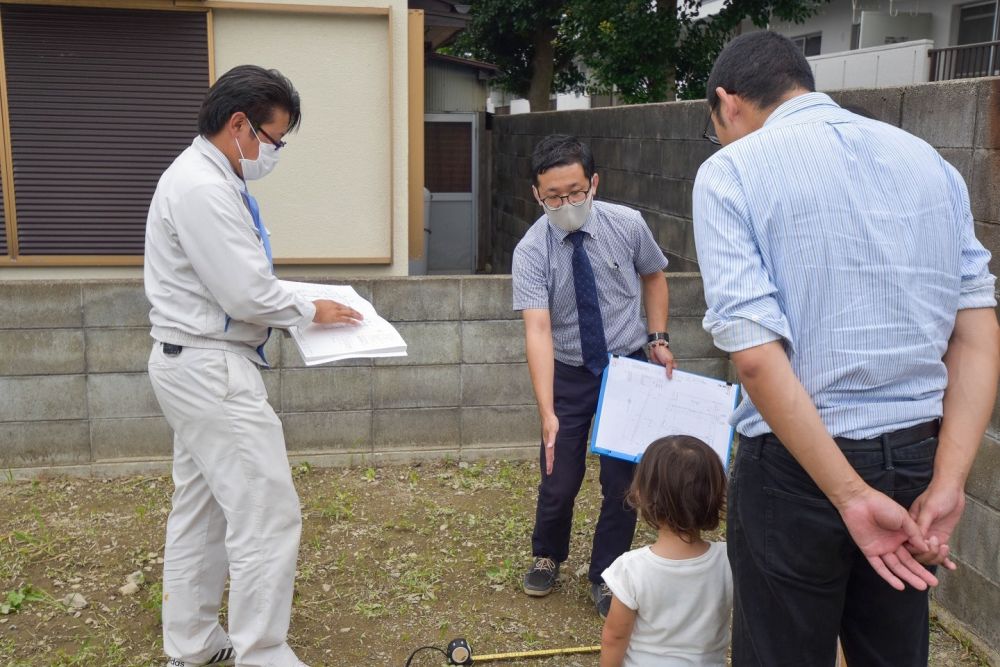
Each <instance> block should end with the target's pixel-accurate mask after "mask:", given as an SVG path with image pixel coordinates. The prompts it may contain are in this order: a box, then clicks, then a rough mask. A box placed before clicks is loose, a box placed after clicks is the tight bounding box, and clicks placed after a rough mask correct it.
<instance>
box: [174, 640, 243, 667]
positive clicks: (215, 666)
mask: <svg viewBox="0 0 1000 667" xmlns="http://www.w3.org/2000/svg"><path fill="white" fill-rule="evenodd" d="M235 664H236V651H234V650H233V645H232V644H231V643H229V642H228V641H227V642H226V645H225V646H223V647H222V648H220V649H219V650H218V651H216V652H215V655H213V656H212V657H211V658H209V659H208V662H202V663H199V664H197V665H196V664H194V663H193V662H184V661H183V660H178V659H177V658H170V659H169V660H167V665H166V667H233V665H235Z"/></svg>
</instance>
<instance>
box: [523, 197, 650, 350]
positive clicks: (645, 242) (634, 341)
mask: <svg viewBox="0 0 1000 667" xmlns="http://www.w3.org/2000/svg"><path fill="white" fill-rule="evenodd" d="M580 230H581V231H583V232H584V233H585V234H586V235H587V236H586V237H585V238H584V241H583V247H584V249H585V250H586V251H587V256H588V257H589V258H590V264H591V266H592V267H593V269H594V280H595V282H596V283H597V294H598V300H599V301H600V306H601V319H602V320H603V322H604V337H605V339H606V340H607V344H608V352H610V353H612V354H630V353H632V352H635V351H636V350H638V349H639V348H640V347H642V346H643V345H644V344H645V343H646V327H645V325H644V324H643V323H642V319H641V315H640V306H641V303H642V286H641V281H640V279H639V277H640V276H645V275H649V274H651V273H657V272H660V271H663V269H665V268H666V267H667V259H666V257H664V256H663V252H662V251H661V250H660V248H659V246H657V245H656V241H655V240H654V239H653V234H652V233H651V232H650V231H649V227H648V226H646V222H645V221H644V220H643V219H642V215H641V214H640V213H639V212H638V211H636V210H634V209H631V208H627V207H625V206H619V205H617V204H608V203H606V202H600V201H595V202H594V206H593V209H592V211H591V214H590V217H589V218H587V222H586V223H584V225H583V227H581V228H580ZM566 236H568V232H566V231H564V230H562V229H560V228H558V227H556V226H555V225H553V224H552V223H551V222H549V218H548V216H547V215H542V217H540V218H539V219H538V220H536V221H535V224H533V225H532V226H531V228H529V229H528V232H527V233H526V234H525V235H524V238H523V239H521V241H520V242H519V243H518V244H517V248H515V249H514V259H513V267H512V269H511V273H512V274H513V283H514V310H527V309H529V308H544V309H548V311H549V316H550V318H551V320H552V344H553V347H554V351H555V357H556V359H558V360H559V361H561V362H563V363H564V364H570V365H572V366H582V365H583V355H582V353H581V350H580V328H579V323H578V320H577V312H576V287H575V286H574V284H573V244H572V243H571V242H570V241H567V240H566Z"/></svg>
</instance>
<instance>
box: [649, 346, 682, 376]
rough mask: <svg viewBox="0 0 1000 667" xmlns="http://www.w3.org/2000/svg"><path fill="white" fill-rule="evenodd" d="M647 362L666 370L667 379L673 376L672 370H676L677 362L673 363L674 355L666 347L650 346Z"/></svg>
mask: <svg viewBox="0 0 1000 667" xmlns="http://www.w3.org/2000/svg"><path fill="white" fill-rule="evenodd" d="M649 360H650V361H652V362H653V363H656V364H659V365H661V366H663V367H664V368H666V369H667V377H668V378H672V377H673V376H674V369H675V368H677V362H676V361H674V353H673V352H671V351H670V348H669V347H667V346H666V345H650V347H649Z"/></svg>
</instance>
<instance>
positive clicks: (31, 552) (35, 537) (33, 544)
mask: <svg viewBox="0 0 1000 667" xmlns="http://www.w3.org/2000/svg"><path fill="white" fill-rule="evenodd" d="M31 515H32V516H33V517H34V519H35V528H36V530H35V532H33V533H30V532H26V531H23V530H15V531H14V532H13V533H11V535H12V536H13V538H14V540H15V541H16V542H19V543H20V544H19V545H17V549H18V551H20V552H21V553H22V555H24V556H27V557H29V558H34V557H37V556H54V555H56V539H55V536H54V534H53V533H52V531H50V530H49V527H48V524H46V522H45V518H44V517H42V513H41V512H39V511H38V508H35V507H33V508H32V509H31Z"/></svg>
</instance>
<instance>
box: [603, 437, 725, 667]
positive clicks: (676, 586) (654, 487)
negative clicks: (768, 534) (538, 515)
mask: <svg viewBox="0 0 1000 667" xmlns="http://www.w3.org/2000/svg"><path fill="white" fill-rule="evenodd" d="M725 495H726V474H725V471H724V470H723V467H722V463H721V462H720V461H719V457H718V455H717V454H716V453H715V452H714V451H712V449H711V447H709V446H708V445H706V444H705V443H704V442H702V441H701V440H699V439H698V438H693V437H690V436H686V435H677V436H670V437H668V438H661V439H659V440H657V441H655V442H654V443H653V444H651V445H650V446H649V447H648V448H647V449H646V453H645V454H644V455H643V457H642V460H641V461H640V462H639V465H638V466H637V467H636V471H635V479H634V480H633V482H632V488H631V489H630V491H629V498H628V500H629V503H630V504H631V505H632V506H633V507H635V508H636V509H638V510H639V514H640V515H641V516H642V518H643V520H644V521H645V522H646V523H648V524H649V525H651V526H653V527H654V528H656V531H657V539H656V542H655V543H654V544H653V545H651V546H648V547H643V548H641V549H635V550H633V551H629V552H627V553H625V554H622V555H621V556H619V557H618V559H617V560H616V561H615V562H614V563H612V564H611V567H609V568H608V569H606V570H605V571H604V575H603V576H604V581H605V583H607V585H608V587H609V588H610V589H611V593H612V595H613V597H612V599H611V611H610V612H609V613H608V617H607V620H605V622H604V631H603V632H602V633H601V667H651V666H653V665H655V666H656V667H675V666H676V667H681V666H684V667H694V666H698V667H722V666H724V665H725V664H726V649H727V648H728V646H729V636H730V632H729V619H730V614H731V612H732V608H733V575H732V572H731V570H730V569H729V560H728V558H727V557H726V545H725V543H721V542H706V541H705V540H703V539H702V537H701V532H702V531H703V530H714V529H715V528H717V527H718V526H719V514H720V512H721V510H722V506H723V503H724V502H725Z"/></svg>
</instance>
